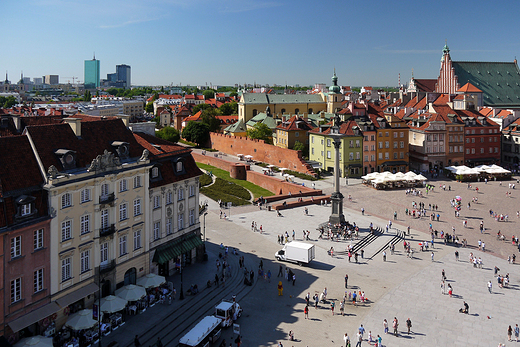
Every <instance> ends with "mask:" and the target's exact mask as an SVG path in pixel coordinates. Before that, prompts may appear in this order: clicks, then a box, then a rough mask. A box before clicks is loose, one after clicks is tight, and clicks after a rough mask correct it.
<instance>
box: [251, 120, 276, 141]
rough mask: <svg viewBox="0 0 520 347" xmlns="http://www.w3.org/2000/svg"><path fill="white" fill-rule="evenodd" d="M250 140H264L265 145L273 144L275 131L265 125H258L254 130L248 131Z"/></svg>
mask: <svg viewBox="0 0 520 347" xmlns="http://www.w3.org/2000/svg"><path fill="white" fill-rule="evenodd" d="M247 136H248V137H249V138H250V139H257V140H264V141H265V143H272V137H273V131H272V130H271V129H270V128H269V127H268V126H267V125H265V124H264V123H256V124H255V125H254V127H253V129H249V130H247Z"/></svg>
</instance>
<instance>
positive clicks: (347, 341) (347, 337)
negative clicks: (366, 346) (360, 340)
mask: <svg viewBox="0 0 520 347" xmlns="http://www.w3.org/2000/svg"><path fill="white" fill-rule="evenodd" d="M343 341H344V342H345V347H350V337H349V336H348V334H347V333H345V336H343Z"/></svg>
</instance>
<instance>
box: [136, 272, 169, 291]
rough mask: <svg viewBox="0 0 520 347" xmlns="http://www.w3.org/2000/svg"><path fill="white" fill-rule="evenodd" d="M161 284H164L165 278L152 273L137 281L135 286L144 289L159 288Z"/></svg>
mask: <svg viewBox="0 0 520 347" xmlns="http://www.w3.org/2000/svg"><path fill="white" fill-rule="evenodd" d="M163 283H166V278H164V277H163V276H159V275H156V274H153V273H149V274H148V275H146V276H143V277H141V278H138V279H137V285H139V286H141V287H144V288H153V287H159V286H160V285H161V284H163Z"/></svg>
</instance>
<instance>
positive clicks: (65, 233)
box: [61, 220, 72, 242]
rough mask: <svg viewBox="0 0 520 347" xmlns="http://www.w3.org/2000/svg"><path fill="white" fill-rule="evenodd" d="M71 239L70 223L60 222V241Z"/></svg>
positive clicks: (68, 221) (67, 221)
mask: <svg viewBox="0 0 520 347" xmlns="http://www.w3.org/2000/svg"><path fill="white" fill-rule="evenodd" d="M71 238H72V221H71V220H66V221H63V222H61V241H62V242H63V241H65V240H68V239H71Z"/></svg>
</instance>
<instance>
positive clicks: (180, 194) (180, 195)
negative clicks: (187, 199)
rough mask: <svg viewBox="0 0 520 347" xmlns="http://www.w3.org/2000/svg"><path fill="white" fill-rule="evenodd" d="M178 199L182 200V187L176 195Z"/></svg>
mask: <svg viewBox="0 0 520 347" xmlns="http://www.w3.org/2000/svg"><path fill="white" fill-rule="evenodd" d="M177 197H178V200H179V201H180V200H184V188H179V193H178V195H177Z"/></svg>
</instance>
